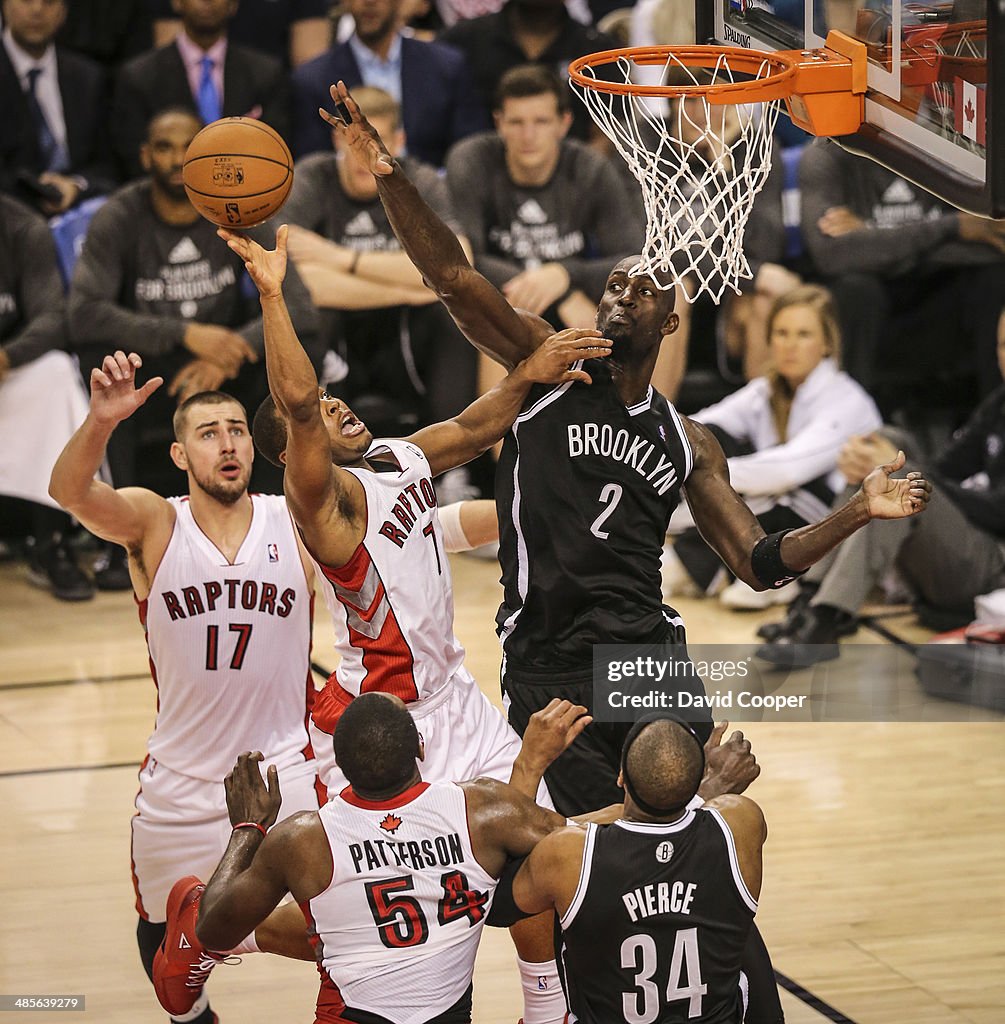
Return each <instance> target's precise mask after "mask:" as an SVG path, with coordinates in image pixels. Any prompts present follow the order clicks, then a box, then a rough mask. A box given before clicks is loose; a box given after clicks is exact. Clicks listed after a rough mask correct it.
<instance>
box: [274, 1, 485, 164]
mask: <svg viewBox="0 0 1005 1024" xmlns="http://www.w3.org/2000/svg"><path fill="white" fill-rule="evenodd" d="M401 7H402V0H347V2H346V10H347V11H348V12H349V13H350V14H351V15H352V16H353V18H354V19H355V22H356V31H355V33H354V34H353V35H352V36H350V38H349V39H348V40H347V41H345V42H341V43H335V44H334V45H332V46H331V47H330V48H329V49H328V50H326V51H325V52H324V53H323V54H321V56H319V57H316V58H315V59H314V60H311V61H308V62H307V63H306V64H303V65H301V66H300V67H298V68H297V69H296V70H295V71H294V72H293V152H294V155H295V156H296V157H297V158H298V159H299V158H300V157H304V156H307V155H308V154H309V153H318V152H327V151H328V150H330V149H331V133H330V132H329V130H328V128H327V127H326V126H325V123H324V121H322V120H321V119H320V118H319V117H318V107H330V106H331V102H332V101H331V95H330V92H329V90H330V88H331V86H332V84H333V83H335V82H338V81H344V82H345V84H346V85H347V86H349V88H350V89H353V88H354V87H356V86H359V85H370V86H374V87H375V88H378V89H383V90H384V91H385V92H387V93H389V94H390V95H391V97H392V98H393V99H394V100H395V102H396V103H398V104H400V105H401V116H402V122H403V123H404V126H405V138H406V140H407V144H408V155H409V156H414V157H416V158H417V159H419V160H422V161H423V162H424V163H427V164H431V165H432V166H433V167H442V166H443V161H444V160H445V159H446V155H447V150H449V149H450V147H451V146H452V145H453V144H454V143H455V142H457V141H458V140H460V139H463V138H465V136H468V135H470V134H472V132H477V131H481V130H482V129H484V128H487V127H488V118H487V117H486V114H485V111H483V110H482V109H481V107H480V105H479V103H478V100H477V98H476V96H475V92H474V88H473V86H472V81H471V73H470V71H469V69H468V64H467V61H466V60H465V58H464V56H463V55H462V54H461V53H459V52H458V51H457V50H456V49H455V48H454V47H452V46H445V45H444V44H443V43H440V42H432V43H430V42H423V41H422V40H419V39H413V38H411V37H409V36H407V35H404V34H403V33H402V30H401V21H400V14H401Z"/></svg>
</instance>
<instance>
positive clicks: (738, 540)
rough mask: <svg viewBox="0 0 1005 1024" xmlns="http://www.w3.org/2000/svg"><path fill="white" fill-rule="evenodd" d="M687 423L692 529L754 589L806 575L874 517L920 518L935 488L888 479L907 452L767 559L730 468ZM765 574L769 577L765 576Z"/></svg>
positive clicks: (911, 476)
mask: <svg viewBox="0 0 1005 1024" xmlns="http://www.w3.org/2000/svg"><path fill="white" fill-rule="evenodd" d="M685 423H686V429H687V436H688V440H689V441H690V443H691V448H692V450H693V452H694V468H693V469H692V471H691V475H690V476H689V477H688V480H687V483H686V485H685V488H684V492H685V496H686V498H687V503H688V506H689V507H690V509H691V514H692V516H693V517H694V521H695V525H696V526H697V527H698V529H699V530H700V531H701V534H702V536H703V537H704V538H705V540H706V542H707V543H708V544H709V545H711V547H712V548H714V549H715V551H716V552H717V553H718V554H719V557H720V558H722V560H723V561H724V562H725V563H726V565H727V566H728V567H729V569H730V571H731V572H732V573H733V574H734V575H735V576H737V577H739V578H740V579H741V580H743V582H744V583H746V584H747V585H748V586H750V587H753V588H754V589H755V590H765V589H767V588H768V587H769V586H777V585H780V584H781V583H783V582H786V581H787V579H789V578H791V577H792V576H793V575H795V574H798V573H801V572H804V571H805V570H806V569H808V568H809V567H810V566H811V565H813V564H814V563H815V562H818V561H819V560H820V559H821V558H823V556H824V555H826V554H827V553H828V552H829V551H831V550H833V549H834V548H835V547H837V545H838V544H840V543H841V541H843V540H844V539H845V538H846V537H850V536H851V535H852V534H853V533H854V532H855V531H856V530H859V529H861V528H862V527H863V526H865V525H866V523H868V522H869V521H870V520H872V519H898V518H905V517H907V516H912V515H918V514H919V513H921V512H923V511H924V510H925V507H926V505H927V504H928V499H929V497H930V496H931V493H932V485H931V484H930V483H929V482H928V481H927V480H926V479H925V478H924V477H923V476H922V474H921V473H917V472H914V473H908V475H907V477H906V478H904V479H901V480H894V479H892V474H893V473H896V472H897V470H899V469H901V468H902V467H903V465H904V453H903V452H898V454H897V458H896V459H895V460H894V461H893V462H890V463H887V464H886V465H885V466H877V467H876V469H874V470H873V471H872V472H871V473H870V474H869V475H868V476H867V477H866V478H865V480H863V482H862V487H861V489H860V490H859V491H858V492H857V493H856V494H854V495H853V496H852V497H851V498H850V499H849V500H848V501H847V502H846V503H845V504H844V505H842V506H841V508H839V509H837V510H836V511H834V512H832V513H831V514H830V515H828V516H826V517H825V518H823V519H821V520H820V522H818V523H813V524H811V525H810V526H802V527H800V528H799V529H798V530H792V531H790V532H789V533H786V534H785V536H784V537H783V538H782V539H781V542H780V544H779V545H778V546H777V549H775V550H774V551H773V552H771V553H770V554H768V555H766V554H765V547H763V546H762V547H761V548H760V549H758V548H757V546H758V544H759V543H760V542H761V541H765V544H768V543H769V541H770V538H768V539H767V540H766V538H765V533H764V531H763V530H762V529H761V526H760V524H759V523H758V522H757V520H756V519H755V518H754V515H753V513H752V512H751V511H750V509H749V508H747V506H746V505H745V504H744V502H743V499H742V498H741V497H740V496H739V495H738V494H737V493H736V491H734V490H733V488H732V487H731V486H730V483H729V469H728V466H727V464H726V458H725V456H724V455H723V453H722V448H721V447H720V445H719V442H718V441H717V440H716V439H715V437H714V436H713V435H712V433H711V432H710V431H709V430H708V429H707V428H706V427H703V426H702V425H701V424H699V423H696V422H695V421H694V420H686V421H685ZM775 536H777V535H775ZM755 550H759V551H760V554H761V557H759V558H758V557H755ZM755 567H756V570H757V571H755ZM759 573H760V575H759ZM765 574H767V575H769V576H771V577H772V578H771V579H770V580H768V579H766V578H764V577H765Z"/></svg>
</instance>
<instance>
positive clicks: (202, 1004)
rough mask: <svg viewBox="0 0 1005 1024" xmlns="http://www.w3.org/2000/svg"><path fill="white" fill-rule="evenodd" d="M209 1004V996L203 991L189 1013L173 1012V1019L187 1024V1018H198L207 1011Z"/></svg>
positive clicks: (180, 1023)
mask: <svg viewBox="0 0 1005 1024" xmlns="http://www.w3.org/2000/svg"><path fill="white" fill-rule="evenodd" d="M207 1006H209V996H208V995H206V993H205V992H203V993H201V994H200V996H199V998H198V999H197V1000H196V1001H195V1006H193V1007H192V1009H191V1010H189V1011H188V1013H182V1014H178V1015H175V1014H171V1019H172V1020H173V1021H177V1022H178V1024H185V1021H187V1020H197V1019H198V1018H199V1017H201V1016H202V1015H203V1014H204V1013H205V1012H206V1007H207Z"/></svg>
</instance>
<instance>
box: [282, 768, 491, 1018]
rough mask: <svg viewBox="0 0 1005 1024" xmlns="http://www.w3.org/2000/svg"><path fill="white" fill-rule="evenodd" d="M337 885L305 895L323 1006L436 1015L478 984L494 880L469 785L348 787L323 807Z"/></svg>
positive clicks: (407, 1015) (403, 1015)
mask: <svg viewBox="0 0 1005 1024" xmlns="http://www.w3.org/2000/svg"><path fill="white" fill-rule="evenodd" d="M318 813H319V814H320V815H321V821H322V823H323V825H324V828H325V832H326V833H327V835H328V843H329V845H330V846H331V852H332V863H333V866H334V870H333V872H332V880H331V884H330V885H329V886H328V888H327V889H325V891H324V892H322V893H321V894H320V895H318V896H315V897H314V899H312V900H310V901H309V902H308V903H305V904H303V905H302V909H303V910H304V914H305V916H308V917H309V918H310V920H311V922H312V923H313V925H314V928H315V930H316V932H317V935H318V941H319V947H318V957H319V960H320V966H321V978H322V982H321V994H320V995H319V997H318V1017H319V1019H328V1018H327V1016H325V1014H324V1013H323V1011H326V1010H327V1011H330V1012H334V1013H335V1016H336V1017H337V1018H338V1019H341V1016H340V1015H339V1013H338V1011H340V1010H341V1009H343V1008H344V1007H347V1006H348V1007H352V1008H353V1009H356V1010H367V1011H369V1012H370V1013H376V1014H380V1015H381V1016H382V1017H389V1018H391V1019H393V1020H394V1021H396V1022H398V1024H413V1022H420V1021H426V1020H429V1019H430V1018H431V1017H435V1016H436V1015H437V1014H438V1013H440V1012H442V1011H443V1010H446V1009H448V1008H449V1007H451V1006H453V1004H454V1003H456V1002H457V1000H458V999H460V998H461V996H462V995H463V994H464V993H465V991H466V990H467V987H468V985H470V984H471V974H472V972H473V971H474V966H475V954H476V953H477V951H478V940H479V938H480V937H481V930H482V925H483V924H484V922H485V918H486V916H487V915H488V912H489V908H490V906H491V904H492V896H493V894H494V892H495V887H496V880H495V879H494V878H492V877H491V876H490V875H489V874H487V873H486V871H485V870H484V868H482V866H481V865H480V864H479V863H478V861H476V860H475V858H474V854H473V853H472V852H471V842H470V839H469V838H468V821H467V807H466V802H465V798H464V791H463V790H462V789H461V788H460V787H459V786H456V785H454V784H453V783H452V782H439V783H432V784H430V783H428V782H420V783H417V784H416V785H415V786H413V787H412V788H411V789H408V790H406V791H405V792H404V793H402V794H400V795H399V796H397V797H394V798H393V799H391V800H381V801H370V800H363V799H362V798H360V797H358V796H357V795H356V794H355V793H354V792H353V791H352V789H351V788H348V787H347V788H346V789H345V790H343V791H342V793H341V795H340V796H338V797H336V798H335V799H333V800H329V801H328V803H327V804H325V805H324V807H322V808H321V810H320V811H319V812H318Z"/></svg>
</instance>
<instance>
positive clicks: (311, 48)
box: [146, 0, 332, 68]
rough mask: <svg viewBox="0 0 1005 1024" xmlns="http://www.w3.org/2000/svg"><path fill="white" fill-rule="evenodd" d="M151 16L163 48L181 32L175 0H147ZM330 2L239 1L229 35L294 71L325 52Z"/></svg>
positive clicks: (329, 0) (159, 44) (236, 41)
mask: <svg viewBox="0 0 1005 1024" xmlns="http://www.w3.org/2000/svg"><path fill="white" fill-rule="evenodd" d="M146 3H147V5H148V6H149V7H150V9H151V11H152V12H153V17H154V44H155V45H156V46H166V45H167V44H168V43H170V42H172V41H173V40H174V38H175V36H176V35H177V34H178V32H179V31H180V30H181V19H180V18H179V17H178V14H177V11H176V7H175V2H174V0H146ZM330 7H332V0H282V2H281V3H276V0H240V2H239V3H238V5H237V12H236V13H235V14H234V19H233V21H232V22H231V23H230V30H229V32H228V35H229V37H230V39H231V40H233V41H234V42H235V43H239V44H240V45H241V46H250V47H251V49H253V50H258V51H259V52H260V53H267V54H268V55H269V56H270V57H275V59H276V60H278V61H279V62H280V63H281V64H282V65H283V66H284V67H287V68H295V67H297V66H298V65H300V64H303V63H304V62H306V61H309V60H313V59H314V58H315V57H317V56H318V54H320V53H323V52H324V51H325V50H327V49H328V46H329V43H330V42H331V22H330V21H329V19H328V10H329V8H330Z"/></svg>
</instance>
